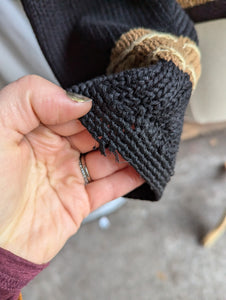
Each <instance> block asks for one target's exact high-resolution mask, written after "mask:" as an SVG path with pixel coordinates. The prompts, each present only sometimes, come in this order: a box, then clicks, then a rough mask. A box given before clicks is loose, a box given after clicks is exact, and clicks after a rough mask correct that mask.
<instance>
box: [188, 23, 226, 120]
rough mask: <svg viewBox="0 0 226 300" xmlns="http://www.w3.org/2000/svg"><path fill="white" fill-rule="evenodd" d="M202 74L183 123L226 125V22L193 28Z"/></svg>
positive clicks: (204, 24)
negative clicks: (198, 43) (198, 46)
mask: <svg viewBox="0 0 226 300" xmlns="http://www.w3.org/2000/svg"><path fill="white" fill-rule="evenodd" d="M196 29H197V32H198V36H199V41H200V50H201V55H202V58H201V62H202V74H201V78H200V80H199V83H198V86H197V88H196V90H195V92H194V94H193V96H192V98H191V100H190V104H189V107H188V110H187V113H186V120H194V121H196V122H199V123H210V122H220V121H226V19H223V20H217V21H210V22H205V23H201V24H198V25H196Z"/></svg>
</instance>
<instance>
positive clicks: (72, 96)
mask: <svg viewBox="0 0 226 300" xmlns="http://www.w3.org/2000/svg"><path fill="white" fill-rule="evenodd" d="M66 94H67V96H68V97H69V98H70V99H71V100H72V101H75V102H79V103H82V102H91V101H92V99H90V98H88V97H85V96H83V95H79V94H76V93H72V92H69V91H67V92H66Z"/></svg>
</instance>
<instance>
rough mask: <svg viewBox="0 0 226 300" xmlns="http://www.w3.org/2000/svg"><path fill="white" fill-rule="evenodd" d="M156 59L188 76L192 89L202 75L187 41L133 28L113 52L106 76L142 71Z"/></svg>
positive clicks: (197, 57)
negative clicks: (137, 69) (165, 62)
mask: <svg viewBox="0 0 226 300" xmlns="http://www.w3.org/2000/svg"><path fill="white" fill-rule="evenodd" d="M159 59H164V60H167V61H170V60H172V61H173V63H174V64H175V65H176V66H177V67H178V68H179V69H180V70H182V71H183V72H186V73H187V74H188V75H189V76H190V80H191V82H192V85H193V89H194V88H195V86H196V84H197V82H198V79H199V77H200V73H201V65H200V52H199V49H198V47H197V46H196V44H195V43H194V42H193V41H192V40H190V39H189V38H188V37H183V36H180V37H177V36H174V35H172V34H166V33H161V32H157V31H154V30H150V29H144V28H136V29H131V30H130V31H129V32H127V33H124V34H123V35H122V36H121V37H120V39H119V40H118V41H117V42H116V45H115V47H114V48H113V50H112V54H111V59H110V65H109V67H108V69H107V74H111V73H118V72H120V71H123V70H127V69H132V68H140V67H145V66H148V65H150V64H154V63H156V62H157V61H158V60H159Z"/></svg>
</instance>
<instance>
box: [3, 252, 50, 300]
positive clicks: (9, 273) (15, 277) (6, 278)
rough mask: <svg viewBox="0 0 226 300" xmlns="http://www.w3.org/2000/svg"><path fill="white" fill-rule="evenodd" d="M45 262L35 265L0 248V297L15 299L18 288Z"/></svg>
mask: <svg viewBox="0 0 226 300" xmlns="http://www.w3.org/2000/svg"><path fill="white" fill-rule="evenodd" d="M47 266H48V263H47V264H42V265H37V264H34V263H32V262H30V261H27V260H25V259H23V258H21V257H19V256H16V255H15V254H13V253H11V252H9V251H7V250H5V249H2V248H0V299H1V300H17V299H18V298H19V294H20V290H21V289H22V288H23V287H24V286H25V285H27V284H28V282H29V281H31V280H32V279H33V278H34V277H35V276H36V275H38V273H40V272H41V271H42V270H43V269H44V268H46V267H47Z"/></svg>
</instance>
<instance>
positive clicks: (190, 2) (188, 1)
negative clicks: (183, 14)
mask: <svg viewBox="0 0 226 300" xmlns="http://www.w3.org/2000/svg"><path fill="white" fill-rule="evenodd" d="M212 1H215V0H177V2H178V3H179V4H180V5H181V7H182V8H188V7H193V6H197V5H202V4H205V3H207V2H212Z"/></svg>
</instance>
